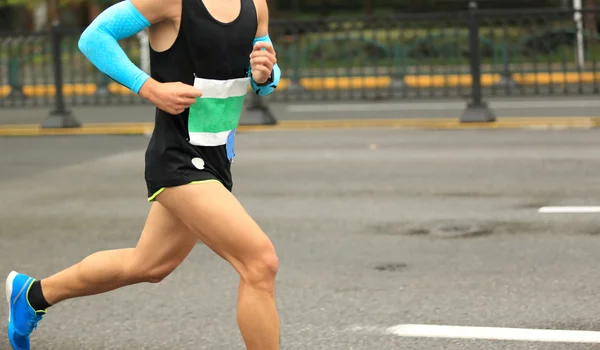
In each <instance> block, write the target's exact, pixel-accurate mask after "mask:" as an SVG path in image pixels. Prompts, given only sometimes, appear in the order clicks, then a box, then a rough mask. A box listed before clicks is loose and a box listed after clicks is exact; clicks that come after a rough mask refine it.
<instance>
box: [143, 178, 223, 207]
mask: <svg viewBox="0 0 600 350" xmlns="http://www.w3.org/2000/svg"><path fill="white" fill-rule="evenodd" d="M209 182H217V183H221V181H219V180H214V179H210V180H200V181H192V182H190V185H198V184H204V183H209ZM166 189H167V188H166V187H163V188H161V189H160V190H158V191H156V192H154V194H153V195H152V197H150V198H148V202H153V201H154V200H156V197H158V195H159V194H161V193H163V191H164V190H166Z"/></svg>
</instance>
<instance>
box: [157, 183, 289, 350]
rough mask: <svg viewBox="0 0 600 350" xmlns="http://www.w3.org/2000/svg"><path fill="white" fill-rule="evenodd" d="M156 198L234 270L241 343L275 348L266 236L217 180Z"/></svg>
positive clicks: (271, 255) (272, 271)
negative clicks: (237, 286)
mask: <svg viewBox="0 0 600 350" xmlns="http://www.w3.org/2000/svg"><path fill="white" fill-rule="evenodd" d="M158 201H159V202H160V203H161V204H163V205H164V206H165V207H166V208H167V209H169V211H170V212H172V213H173V214H174V215H177V217H178V218H179V219H180V220H181V221H182V222H184V223H185V224H186V225H187V226H188V228H189V229H190V230H191V231H192V232H194V233H195V234H196V235H197V237H198V238H200V240H202V241H203V242H204V243H205V244H206V245H207V246H208V247H209V248H211V249H212V250H213V251H215V252H216V253H217V254H219V255H220V256H221V257H223V258H224V259H226V260H227V261H228V262H229V263H230V264H231V265H233V267H234V268H235V269H236V270H237V272H238V273H239V275H240V286H239V297H238V324H239V327H240V331H241V333H242V337H243V338H244V342H245V343H246V348H247V349H249V350H277V349H279V316H278V313H277V307H276V303H275V275H276V273H277V269H278V260H277V256H276V254H275V249H274V247H273V244H272V243H271V241H270V240H269V238H268V237H267V235H266V234H265V233H264V232H263V231H262V230H261V229H260V228H259V226H258V225H257V224H256V222H254V220H252V218H251V217H250V216H249V215H248V214H247V213H246V211H245V210H244V208H243V207H242V205H241V204H240V203H239V202H238V200H237V199H236V198H235V197H234V196H233V194H231V193H230V192H229V191H227V189H226V188H225V187H223V186H222V185H221V184H218V183H204V184H201V185H186V186H180V187H173V188H168V189H167V190H165V191H164V192H163V193H162V194H160V195H159V196H158Z"/></svg>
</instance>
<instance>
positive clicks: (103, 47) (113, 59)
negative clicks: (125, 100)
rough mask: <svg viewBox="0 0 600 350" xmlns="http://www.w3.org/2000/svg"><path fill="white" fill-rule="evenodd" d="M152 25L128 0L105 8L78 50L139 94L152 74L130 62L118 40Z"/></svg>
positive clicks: (88, 29)
mask: <svg viewBox="0 0 600 350" xmlns="http://www.w3.org/2000/svg"><path fill="white" fill-rule="evenodd" d="M149 26H150V22H148V20H147V19H146V18H145V17H144V16H143V15H142V14H141V13H140V12H139V11H138V10H137V9H136V8H135V6H133V4H132V3H131V1H130V0H125V1H122V2H119V3H117V4H115V5H113V6H111V7H109V8H108V9H106V10H105V11H104V12H102V13H101V14H100V15H99V16H98V17H97V18H96V19H95V20H94V21H93V22H92V23H91V24H90V25H89V27H87V29H86V30H85V31H84V32H83V34H82V35H81V38H80V39H79V49H80V50H81V52H82V53H83V54H84V55H85V56H86V57H87V58H88V59H89V60H90V62H92V64H93V65H94V66H96V68H98V69H99V70H100V71H101V72H103V73H104V74H106V75H108V76H109V77H111V78H112V79H113V80H115V81H116V82H117V83H119V84H121V85H123V86H126V87H127V88H129V89H130V90H131V91H133V92H135V93H136V94H137V93H139V91H140V88H141V87H142V85H144V83H145V82H146V81H147V80H148V79H149V78H150V76H149V75H148V74H147V73H146V72H144V71H142V70H141V69H140V68H138V67H137V66H136V65H135V64H133V62H131V60H130V59H129V57H127V54H126V53H125V51H123V49H122V48H121V46H120V45H119V42H118V41H119V40H122V39H125V38H128V37H131V36H133V35H135V34H137V33H139V32H141V31H143V30H144V29H146V28H148V27H149Z"/></svg>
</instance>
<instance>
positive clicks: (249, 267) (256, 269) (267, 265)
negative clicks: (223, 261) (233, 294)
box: [240, 246, 279, 290]
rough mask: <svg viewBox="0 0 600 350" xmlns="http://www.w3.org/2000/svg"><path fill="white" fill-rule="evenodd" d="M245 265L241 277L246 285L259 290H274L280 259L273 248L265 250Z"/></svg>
mask: <svg viewBox="0 0 600 350" xmlns="http://www.w3.org/2000/svg"><path fill="white" fill-rule="evenodd" d="M243 265H244V267H243V269H242V272H241V273H240V275H241V278H242V280H243V281H244V282H245V283H247V284H249V285H251V286H253V287H255V288H259V289H266V290H273V289H274V287H275V277H276V275H277V271H278V269H279V259H278V258H277V254H276V253H275V249H274V248H273V247H272V246H271V247H269V248H266V249H263V250H262V251H261V252H260V253H257V254H256V255H255V256H254V257H252V258H250V259H249V260H248V261H246V262H245V263H244V264H243Z"/></svg>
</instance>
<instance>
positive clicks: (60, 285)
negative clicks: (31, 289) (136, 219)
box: [41, 203, 198, 305]
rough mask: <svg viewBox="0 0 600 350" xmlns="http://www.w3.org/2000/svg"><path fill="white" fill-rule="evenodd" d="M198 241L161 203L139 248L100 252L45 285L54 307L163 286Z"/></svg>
mask: <svg viewBox="0 0 600 350" xmlns="http://www.w3.org/2000/svg"><path fill="white" fill-rule="evenodd" d="M197 241H198V240H197V238H196V237H195V236H194V235H193V234H191V233H190V231H189V230H188V229H187V227H186V226H185V225H183V223H182V222H181V221H180V220H179V219H177V218H175V217H174V216H173V215H172V214H171V213H170V212H169V211H168V210H167V209H165V208H164V207H163V206H162V205H161V204H159V203H153V205H152V208H151V209H150V213H149V214H148V219H147V221H146V225H145V227H144V230H143V232H142V235H141V237H140V240H139V242H138V244H137V246H136V247H135V248H132V249H119V250H109V251H103V252H99V253H96V254H93V255H90V256H88V257H87V258H85V259H84V260H83V261H81V262H80V263H78V264H77V265H74V266H72V267H70V268H68V269H66V270H64V271H62V272H59V273H57V274H55V275H53V276H51V277H49V278H47V279H44V280H42V281H41V283H42V289H43V291H44V297H45V298H46V300H47V301H48V303H50V304H51V305H55V304H57V303H59V302H61V301H64V300H66V299H72V298H77V297H83V296H87V295H94V294H100V293H104V292H108V291H112V290H114V289H117V288H120V287H124V286H127V285H131V284H136V283H141V282H153V283H157V282H160V281H161V280H162V279H163V278H165V277H166V276H168V275H169V274H170V273H171V272H172V271H173V270H175V268H177V266H179V264H181V262H182V261H183V260H184V259H185V258H186V257H187V255H188V254H189V253H190V251H191V250H192V249H193V248H194V246H195V245H196V242H197Z"/></svg>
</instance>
